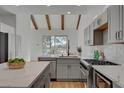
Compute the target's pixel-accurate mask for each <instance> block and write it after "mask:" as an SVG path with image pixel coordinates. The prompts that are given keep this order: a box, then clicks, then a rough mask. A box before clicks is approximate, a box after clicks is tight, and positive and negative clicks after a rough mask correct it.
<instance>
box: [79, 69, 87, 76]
mask: <svg viewBox="0 0 124 93" xmlns="http://www.w3.org/2000/svg"><path fill="white" fill-rule="evenodd" d="M80 71H81V73H83V75H84V76H86V75H87V74H86V72H84V71H83V70H82V68H80Z"/></svg>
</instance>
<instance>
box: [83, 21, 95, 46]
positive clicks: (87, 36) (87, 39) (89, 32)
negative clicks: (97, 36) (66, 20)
mask: <svg viewBox="0 0 124 93" xmlns="http://www.w3.org/2000/svg"><path fill="white" fill-rule="evenodd" d="M93 31H94V27H93V23H92V24H90V25H89V26H88V27H87V28H86V29H85V30H84V43H85V45H93V38H94V33H93Z"/></svg>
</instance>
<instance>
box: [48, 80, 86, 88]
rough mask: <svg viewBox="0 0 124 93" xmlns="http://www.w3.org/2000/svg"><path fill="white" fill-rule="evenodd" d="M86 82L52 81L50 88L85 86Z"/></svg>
mask: <svg viewBox="0 0 124 93" xmlns="http://www.w3.org/2000/svg"><path fill="white" fill-rule="evenodd" d="M85 87H86V84H85V83H82V82H58V81H52V82H51V83H50V88H85Z"/></svg>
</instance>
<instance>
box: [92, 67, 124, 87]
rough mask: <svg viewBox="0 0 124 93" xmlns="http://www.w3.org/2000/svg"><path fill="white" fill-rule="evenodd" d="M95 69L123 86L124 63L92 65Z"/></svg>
mask: <svg viewBox="0 0 124 93" xmlns="http://www.w3.org/2000/svg"><path fill="white" fill-rule="evenodd" d="M92 67H93V68H94V69H95V70H97V71H98V72H100V73H101V74H103V75H105V76H106V77H108V78H109V79H110V80H112V81H113V82H114V83H115V84H117V85H119V86H120V87H123V88H124V65H116V66H92Z"/></svg>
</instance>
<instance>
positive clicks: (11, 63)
mask: <svg viewBox="0 0 124 93" xmlns="http://www.w3.org/2000/svg"><path fill="white" fill-rule="evenodd" d="M7 65H8V67H9V68H10V69H20V68H24V65H25V60H24V59H23V58H15V59H9V60H8V63H7Z"/></svg>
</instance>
